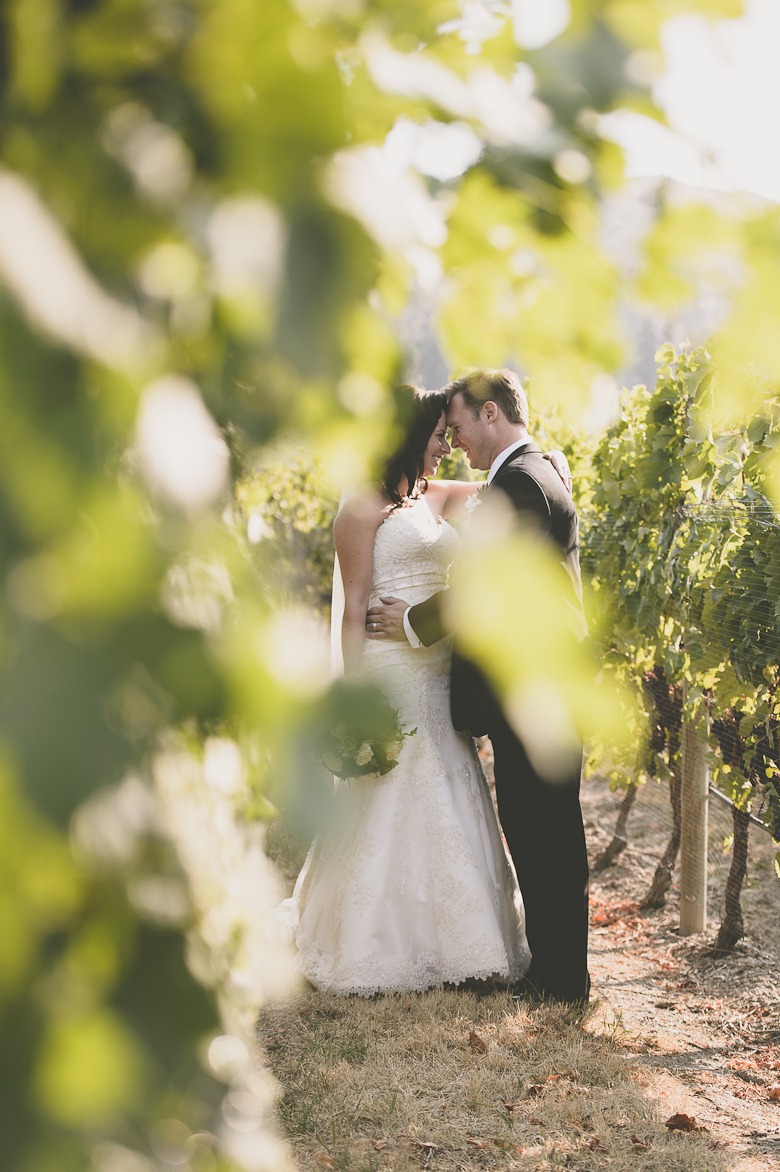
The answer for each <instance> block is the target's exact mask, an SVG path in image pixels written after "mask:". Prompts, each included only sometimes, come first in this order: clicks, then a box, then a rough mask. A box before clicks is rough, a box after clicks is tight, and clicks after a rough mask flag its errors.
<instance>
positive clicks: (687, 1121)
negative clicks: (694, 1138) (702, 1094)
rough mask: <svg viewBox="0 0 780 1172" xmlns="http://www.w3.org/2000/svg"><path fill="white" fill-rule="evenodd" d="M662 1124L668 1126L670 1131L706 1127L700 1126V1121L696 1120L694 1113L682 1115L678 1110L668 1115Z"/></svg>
mask: <svg viewBox="0 0 780 1172" xmlns="http://www.w3.org/2000/svg"><path fill="white" fill-rule="evenodd" d="M664 1126H665V1127H668V1128H669V1130H670V1131H706V1130H707V1128H706V1127H702V1126H701V1124H700V1123H697V1122H696V1117H695V1116H694V1115H683V1114H681V1113H679V1112H678V1113H677V1114H676V1115H670V1116H669V1118H668V1119H667V1120H666V1123H665V1125H664Z"/></svg>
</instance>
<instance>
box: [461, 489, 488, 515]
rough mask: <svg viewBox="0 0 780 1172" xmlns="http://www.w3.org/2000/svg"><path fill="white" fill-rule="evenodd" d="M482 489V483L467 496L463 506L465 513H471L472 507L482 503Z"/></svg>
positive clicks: (474, 507)
mask: <svg viewBox="0 0 780 1172" xmlns="http://www.w3.org/2000/svg"><path fill="white" fill-rule="evenodd" d="M483 489H484V485H483V487H482V488H479V489H477V491H476V492H474V493H472V494H471V496H470V497H469V498H468V500H467V501H466V503H465V505H464V508H465V510H466V512H467V513H473V511H474V509H476V507H477V505H481V504H482V493H483Z"/></svg>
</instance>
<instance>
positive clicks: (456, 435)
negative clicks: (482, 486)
mask: <svg viewBox="0 0 780 1172" xmlns="http://www.w3.org/2000/svg"><path fill="white" fill-rule="evenodd" d="M447 426H448V427H449V428H451V430H452V436H451V437H450V443H451V444H452V446H453V448H462V450H463V454H464V455H465V457H466V459H467V460H468V462H469V464H470V465H471V467H472V468H481V469H483V470H484V469H486V468H489V467H490V441H491V434H490V428H489V426H488V423H487V421H486V420H485V418H484V408H483V410H482V411H480V413H479V415H477V416H476V417H475V416H474V415H472V413H471V411H470V410H469V409H468V407H467V406H466V404H465V403H464V402H463V396H462V395H453V397H452V400H451V401H450V405H449V407H448V409H447Z"/></svg>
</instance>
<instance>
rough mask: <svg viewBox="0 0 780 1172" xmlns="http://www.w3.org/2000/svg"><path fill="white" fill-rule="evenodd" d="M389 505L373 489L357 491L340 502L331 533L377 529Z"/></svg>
mask: <svg viewBox="0 0 780 1172" xmlns="http://www.w3.org/2000/svg"><path fill="white" fill-rule="evenodd" d="M390 508H391V505H390V504H388V502H387V500H386V499H385V498H384V497H383V496H382V495H381V493H379V492H377V490H376V489H375V488H362V489H357V490H356V491H355V492H353V493H350V495H349V496H348V497H346V498H345V500H343V501H342V503H341V506H340V508H339V511H338V513H337V514H336V518H335V520H334V522H333V532H334V533H336V534H338V533H339V532H341V533H347V532H355V530H357V529H361V528H364V529H369V530H371V529H374V530H376V529H378V528H379V526H380V525H381V524H382V522H383V521H384V519H385V517H386V516H387V514H388V512H389V510H390Z"/></svg>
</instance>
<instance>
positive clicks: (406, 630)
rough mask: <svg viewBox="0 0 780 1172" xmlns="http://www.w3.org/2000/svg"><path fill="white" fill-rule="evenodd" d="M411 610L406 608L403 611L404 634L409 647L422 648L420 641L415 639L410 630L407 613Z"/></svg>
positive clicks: (410, 625)
mask: <svg viewBox="0 0 780 1172" xmlns="http://www.w3.org/2000/svg"><path fill="white" fill-rule="evenodd" d="M411 609H412V608H411V606H408V607H407V608H406V610H405V611H404V634H405V635H406V638H407V639H408V640H409V644H410V646H412V647H414V648H417V647H422V639H418V638H417V636H416V635H415V633H414V631H413V630H412V624H411V623H410V622H409V611H410V610H411Z"/></svg>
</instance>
